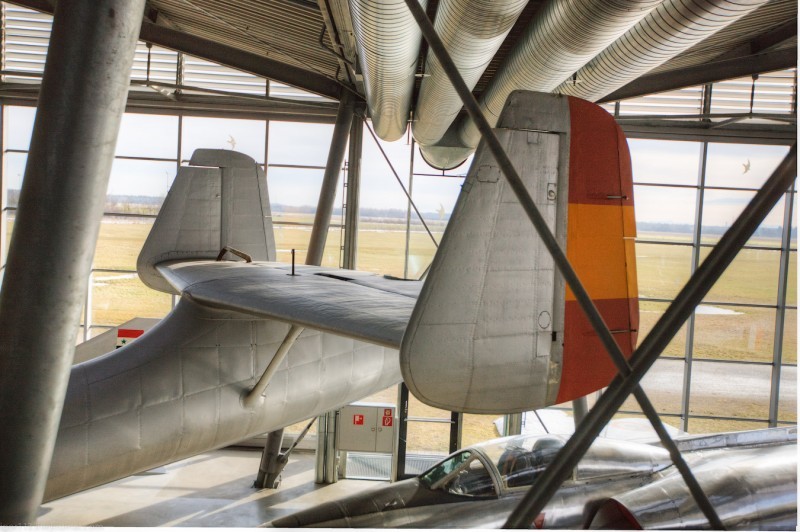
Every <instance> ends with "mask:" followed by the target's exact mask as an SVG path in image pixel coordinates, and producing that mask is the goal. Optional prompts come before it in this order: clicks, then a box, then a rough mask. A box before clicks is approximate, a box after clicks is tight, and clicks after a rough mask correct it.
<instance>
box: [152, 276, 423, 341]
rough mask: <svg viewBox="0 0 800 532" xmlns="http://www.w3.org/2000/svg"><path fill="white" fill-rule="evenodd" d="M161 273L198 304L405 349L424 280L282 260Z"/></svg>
mask: <svg viewBox="0 0 800 532" xmlns="http://www.w3.org/2000/svg"><path fill="white" fill-rule="evenodd" d="M157 269H158V271H159V273H161V275H162V276H163V277H164V279H166V280H167V282H168V283H169V284H170V285H172V287H173V288H174V289H175V290H177V291H178V292H180V293H181V294H182V295H183V296H186V297H189V298H190V299H192V300H193V301H195V302H196V303H200V304H202V305H207V306H210V307H213V308H219V309H226V310H234V311H237V312H244V313H248V314H252V315H254V316H259V317H267V318H274V319H277V320H281V321H285V322H289V323H293V324H297V325H301V326H303V327H309V328H313V329H318V330H321V331H326V332H331V333H335V334H340V335H343V336H348V337H350V338H354V339H357V340H363V341H367V342H372V343H375V344H378V345H382V346H385V347H391V348H395V349H396V348H399V347H400V341H401V340H402V338H403V333H404V332H405V330H406V326H407V325H408V320H409V318H410V317H411V311H412V310H413V309H414V305H415V304H416V301H417V297H418V296H419V291H420V288H421V287H422V283H421V282H420V281H406V280H400V279H392V278H387V277H383V276H380V275H376V274H373V273H368V272H358V271H354V270H339V269H330V268H320V267H316V266H297V267H296V269H295V275H292V274H291V269H292V268H291V265H288V264H282V263H276V262H252V263H246V262H216V261H191V262H166V263H162V264H159V265H158V266H157Z"/></svg>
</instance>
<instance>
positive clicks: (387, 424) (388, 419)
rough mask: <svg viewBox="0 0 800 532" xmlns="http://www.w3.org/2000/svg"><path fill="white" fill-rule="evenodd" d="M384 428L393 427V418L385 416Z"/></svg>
mask: <svg viewBox="0 0 800 532" xmlns="http://www.w3.org/2000/svg"><path fill="white" fill-rule="evenodd" d="M383 426H384V427H391V426H392V416H383Z"/></svg>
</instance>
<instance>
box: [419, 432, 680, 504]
mask: <svg viewBox="0 0 800 532" xmlns="http://www.w3.org/2000/svg"><path fill="white" fill-rule="evenodd" d="M566 439H567V437H566V436H558V435H552V434H548V435H545V436H524V435H523V436H514V437H509V438H499V439H496V440H491V441H488V442H485V443H482V444H479V445H476V446H474V447H472V448H468V449H465V450H462V451H459V452H457V453H455V454H452V455H450V456H449V457H448V458H446V459H445V460H443V461H442V462H439V463H438V464H437V465H435V466H433V467H432V468H431V469H429V470H428V471H426V472H425V473H423V474H422V475H420V482H421V483H422V484H423V485H424V486H426V487H428V488H429V489H432V490H442V491H445V492H447V493H451V494H454V495H462V496H468V497H497V496H499V495H502V494H504V493H506V492H508V491H516V488H526V487H528V486H530V485H531V484H533V482H534V481H535V480H536V479H537V478H538V476H539V475H541V473H542V472H543V471H544V470H545V469H546V468H547V466H548V465H550V463H552V462H553V460H554V459H555V457H556V455H557V454H558V452H559V451H560V450H561V448H562V447H563V446H564V443H565V442H566ZM670 464H671V460H670V458H669V454H668V453H667V451H666V450H664V449H662V448H659V447H655V446H652V445H647V444H642V443H632V442H625V441H621V440H609V439H598V440H596V441H595V442H594V443H593V444H592V446H591V448H590V449H589V451H588V452H587V453H586V456H585V457H584V458H583V460H581V462H580V464H579V465H578V467H577V469H576V471H575V477H574V478H575V479H576V480H590V479H598V478H607V477H614V476H617V475H636V474H650V473H652V472H654V471H658V470H661V469H663V468H665V467H668V466H669V465H670Z"/></svg>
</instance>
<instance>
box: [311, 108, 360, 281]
mask: <svg viewBox="0 0 800 532" xmlns="http://www.w3.org/2000/svg"><path fill="white" fill-rule="evenodd" d="M354 103H355V98H354V97H353V95H352V94H350V93H349V92H345V93H344V94H342V99H341V100H340V101H339V111H338V113H337V114H336V124H335V125H334V126H333V137H331V147H330V149H329V150H328V162H327V164H326V165H325V174H324V175H323V177H322V187H321V189H320V192H319V200H318V202H317V212H316V214H315V215H314V226H313V228H312V229H311V237H310V238H309V242H308V253H307V254H306V264H309V265H313V266H319V265H320V264H322V257H323V255H324V251H325V242H326V240H327V239H328V229H329V227H330V225H331V214H333V202H334V200H335V199H336V189H337V187H338V186H339V175H340V174H341V173H342V163H343V162H344V154H345V152H346V151H347V139H348V138H349V136H350V129H351V127H352V125H353V109H354Z"/></svg>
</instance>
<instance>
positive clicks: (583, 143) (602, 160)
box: [569, 96, 633, 205]
mask: <svg viewBox="0 0 800 532" xmlns="http://www.w3.org/2000/svg"><path fill="white" fill-rule="evenodd" d="M569 113H570V145H569V202H570V203H595V204H601V205H607V204H611V205H620V204H621V205H633V184H632V179H631V162H630V155H629V154H628V144H627V142H626V141H625V135H624V134H623V133H622V129H621V128H620V127H619V125H617V123H616V122H615V121H614V117H612V116H611V115H610V114H608V113H607V112H606V111H605V110H604V109H603V108H602V107H599V106H597V105H595V104H593V103H591V102H587V101H586V100H581V99H580V98H574V97H572V96H570V97H569ZM609 196H612V198H609ZM619 196H625V198H624V199H622V200H621V203H620V199H619Z"/></svg>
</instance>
